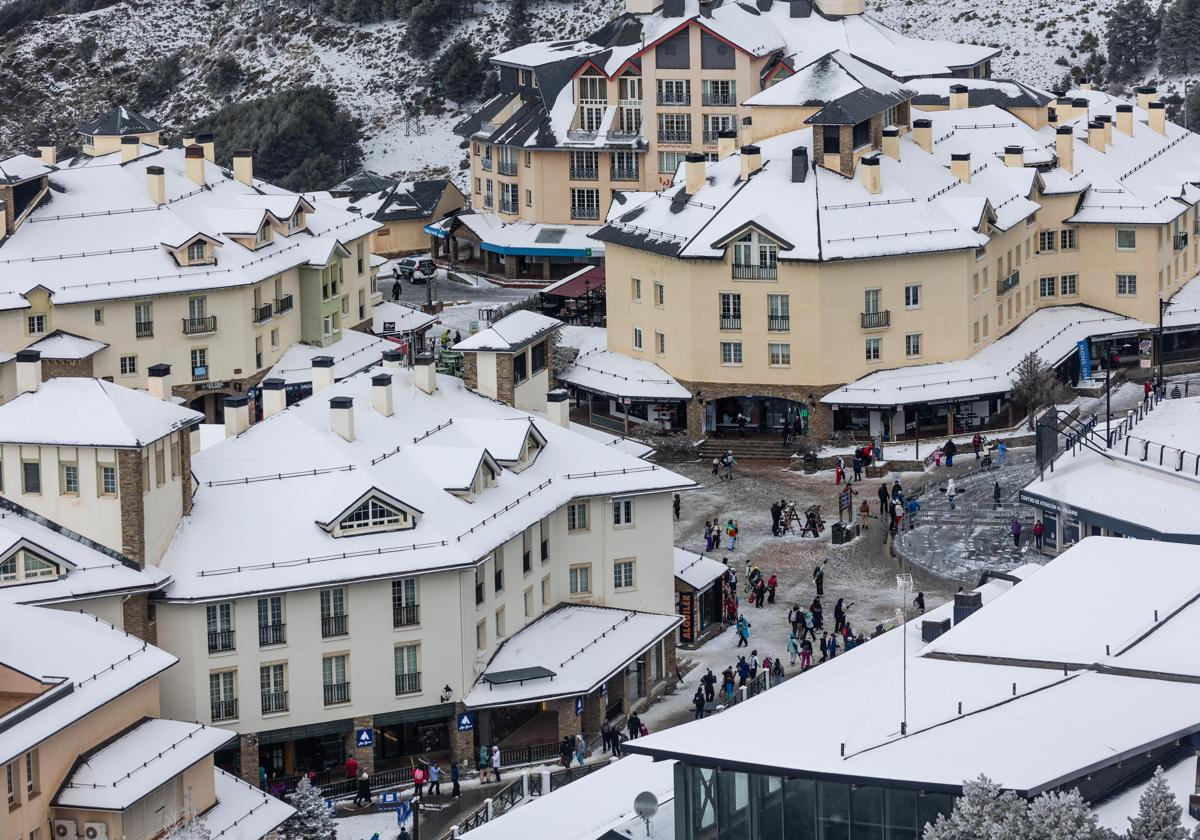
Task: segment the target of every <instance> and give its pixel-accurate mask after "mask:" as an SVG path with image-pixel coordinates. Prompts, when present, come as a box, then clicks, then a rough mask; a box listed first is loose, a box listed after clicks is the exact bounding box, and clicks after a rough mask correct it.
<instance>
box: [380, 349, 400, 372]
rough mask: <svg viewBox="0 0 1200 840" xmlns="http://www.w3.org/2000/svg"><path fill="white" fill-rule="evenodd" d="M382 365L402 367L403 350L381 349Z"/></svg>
mask: <svg viewBox="0 0 1200 840" xmlns="http://www.w3.org/2000/svg"><path fill="white" fill-rule="evenodd" d="M383 366H384V367H386V368H401V367H404V351H403V350H384V351H383Z"/></svg>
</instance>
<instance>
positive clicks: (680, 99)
mask: <svg viewBox="0 0 1200 840" xmlns="http://www.w3.org/2000/svg"><path fill="white" fill-rule="evenodd" d="M658 104H659V105H691V104H692V94H691V92H690V91H684V92H682V93H680V92H677V91H665V90H660V91H659V92H658Z"/></svg>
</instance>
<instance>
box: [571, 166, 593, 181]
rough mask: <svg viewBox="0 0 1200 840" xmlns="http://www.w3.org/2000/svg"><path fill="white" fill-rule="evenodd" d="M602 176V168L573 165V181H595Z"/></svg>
mask: <svg viewBox="0 0 1200 840" xmlns="http://www.w3.org/2000/svg"><path fill="white" fill-rule="evenodd" d="M599 177H600V170H599V169H597V168H596V167H594V166H572V167H571V180H572V181H595V180H597V179H599Z"/></svg>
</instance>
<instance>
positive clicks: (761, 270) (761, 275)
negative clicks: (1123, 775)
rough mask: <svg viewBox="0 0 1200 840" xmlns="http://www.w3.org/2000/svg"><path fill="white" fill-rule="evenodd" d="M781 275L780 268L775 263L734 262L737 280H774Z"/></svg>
mask: <svg viewBox="0 0 1200 840" xmlns="http://www.w3.org/2000/svg"><path fill="white" fill-rule="evenodd" d="M778 276H779V269H778V268H777V267H776V266H774V265H744V264H742V263H734V264H733V278H734V279H735V280H774V279H775V278H777V277H778Z"/></svg>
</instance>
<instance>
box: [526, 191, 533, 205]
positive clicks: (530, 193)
mask: <svg viewBox="0 0 1200 840" xmlns="http://www.w3.org/2000/svg"><path fill="white" fill-rule="evenodd" d="M525 206H526V207H532V206H533V190H525Z"/></svg>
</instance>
